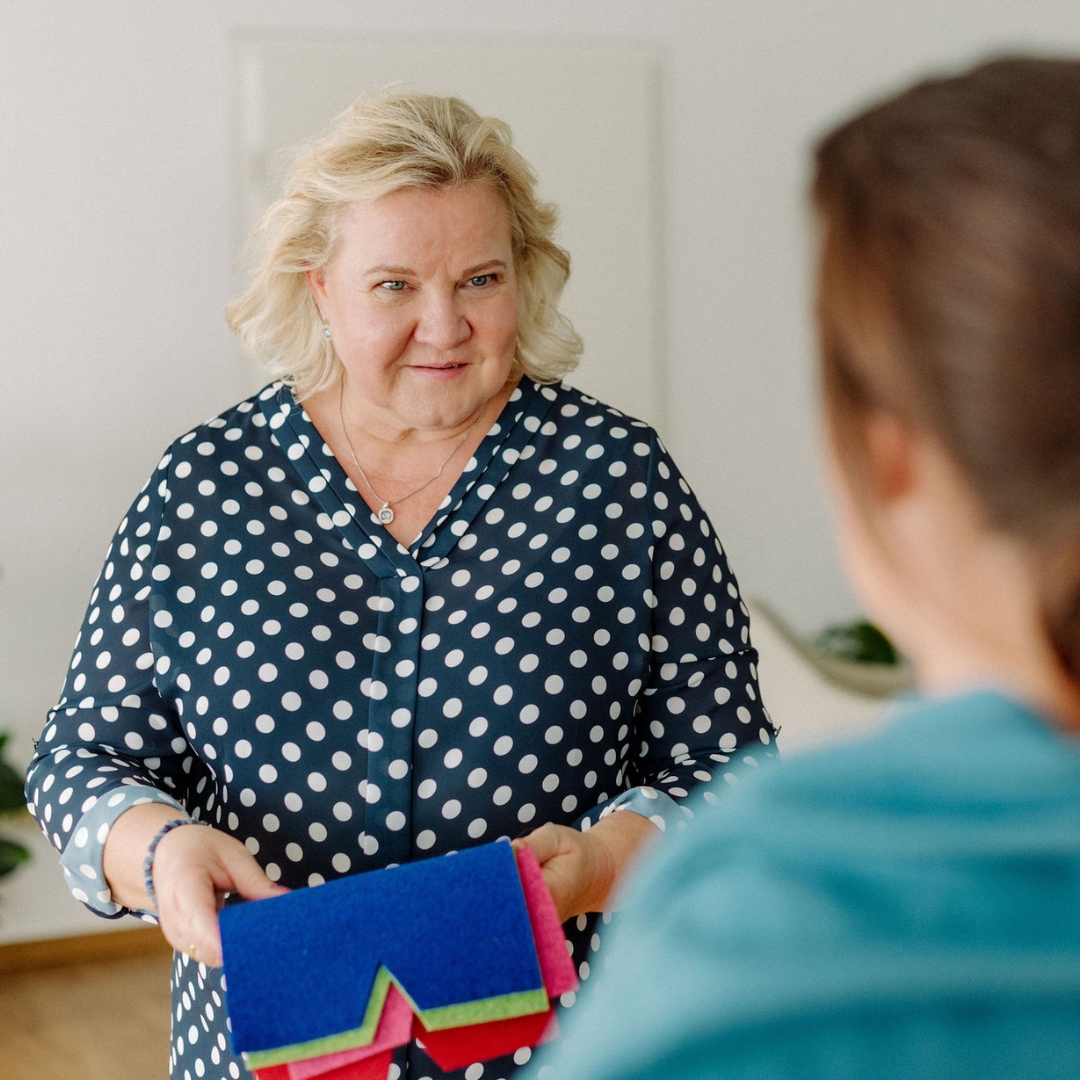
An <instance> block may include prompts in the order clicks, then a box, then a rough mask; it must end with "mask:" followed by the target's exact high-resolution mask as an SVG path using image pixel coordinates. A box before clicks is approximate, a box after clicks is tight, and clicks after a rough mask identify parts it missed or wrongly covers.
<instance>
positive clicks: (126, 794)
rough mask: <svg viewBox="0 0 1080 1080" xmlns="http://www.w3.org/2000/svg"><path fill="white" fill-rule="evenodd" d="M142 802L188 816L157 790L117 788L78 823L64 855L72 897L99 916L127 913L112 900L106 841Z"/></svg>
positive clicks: (132, 786) (126, 786)
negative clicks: (126, 814)
mask: <svg viewBox="0 0 1080 1080" xmlns="http://www.w3.org/2000/svg"><path fill="white" fill-rule="evenodd" d="M142 803H164V804H165V805H166V806H173V807H175V808H176V809H177V810H178V811H179V813H180V814H181V815H183V816H184V817H187V810H186V809H185V808H184V806H183V805H182V804H181V803H179V802H177V801H176V800H175V799H174V798H172V797H171V796H169V795H166V794H165V792H163V791H159V790H158V789H157V788H154V787H143V786H141V785H134V784H132V785H125V786H123V787H118V788H114V789H113V790H112V791H110V792H109V793H108V794H107V795H103V796H102V797H101V798H100V799H98V801H97V802H96V803H94V805H93V806H92V807H90V809H89V810H87V811H86V813H85V814H83V816H82V817H81V818H79V820H78V821H77V822H76V823H75V828H74V829H73V830H72V834H71V839H70V840H69V841H68V845H67V847H66V848H64V853H63V854H62V855H61V856H60V865H61V866H62V867H63V869H64V880H65V881H66V882H67V887H68V888H69V889H70V890H71V895H72V896H74V897H75V899H76V900H81V901H82V902H83V903H84V904H85V905H86V906H87V907H88V908H90V910H91V911H94V912H96V913H97V914H98V915H104V916H106V917H111V918H116V917H117V916H119V915H123V914H124V912H125V911H126V910H127V909H126V908H124V907H123V906H122V905H120V904H118V903H116V901H115V900H113V898H112V892H111V891H110V890H109V886H108V885H107V884H106V882H105V869H104V867H103V865H102V858H103V856H104V853H105V839H106V837H107V836H108V835H109V830H110V829H111V828H112V825H113V822H114V821H116V819H117V818H118V817H119V816H120V815H121V814H122V813H124V811H125V810H130V809H131V808H132V807H133V806H139V805H141V804H142ZM140 914H141V912H140Z"/></svg>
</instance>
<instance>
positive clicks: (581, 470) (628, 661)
mask: <svg viewBox="0 0 1080 1080" xmlns="http://www.w3.org/2000/svg"><path fill="white" fill-rule="evenodd" d="M755 662H756V654H755V653H754V650H753V649H752V648H751V646H750V642H749V630H748V622H747V616H746V610H745V608H744V607H743V605H742V603H741V601H740V599H739V593H738V589H737V586H736V583H735V579H734V577H733V576H732V574H731V571H730V570H729V569H728V566H727V562H726V559H725V557H724V553H723V549H722V548H721V545H720V543H719V541H718V539H717V537H716V535H715V533H714V531H713V529H712V526H711V524H710V522H709V520H708V518H707V517H706V515H705V513H704V512H703V511H702V509H701V507H700V506H699V505H698V503H697V501H696V499H695V498H694V496H693V494H692V492H691V491H690V488H689V486H688V485H687V484H686V482H685V481H684V480H683V479H682V477H681V476H680V475H679V472H678V470H677V469H676V468H675V465H674V464H673V462H672V461H671V458H670V457H669V456H668V454H667V452H666V450H665V449H664V447H663V445H662V444H661V442H660V440H659V438H658V437H657V435H656V433H655V432H654V431H653V430H652V429H651V428H649V427H648V426H647V425H645V424H643V423H641V422H640V421H636V420H632V419H630V418H628V417H626V416H624V415H622V414H621V413H619V412H617V411H616V410H614V409H610V408H608V407H606V406H604V405H602V404H600V403H598V402H596V401H595V400H593V399H591V398H589V397H586V396H585V395H583V394H581V393H580V392H578V391H576V390H572V389H570V388H568V387H550V386H539V385H536V384H533V383H531V382H523V383H522V384H521V385H520V386H519V387H518V389H517V390H515V392H514V394H513V396H512V397H511V398H510V401H509V403H508V404H507V406H506V407H505V409H504V411H503V413H502V415H501V416H500V418H499V420H498V422H497V423H496V424H495V425H494V426H493V427H492V428H491V430H490V431H489V432H488V434H487V436H486V437H485V439H484V440H483V442H482V443H481V445H480V447H479V448H478V449H477V452H476V454H475V455H474V456H473V458H472V459H471V460H470V461H469V463H468V465H467V466H466V468H465V470H464V471H463V473H462V475H461V477H460V479H459V480H458V482H457V484H456V485H455V487H454V488H453V490H452V491H451V492H450V494H449V495H448V496H447V498H446V499H445V500H444V502H443V504H442V506H441V507H440V508H439V510H438V511H437V512H436V514H435V516H434V517H433V519H432V520H431V521H430V522H429V524H428V525H427V526H426V527H425V529H424V530H423V532H422V533H421V534H420V536H419V537H417V539H416V541H415V542H414V543H413V544H412V545H410V546H409V547H405V546H403V545H401V544H398V543H397V542H396V541H394V540H393V539H392V538H391V537H390V536H389V534H388V533H386V532H385V530H384V529H383V528H382V527H381V526H380V525H379V523H378V522H377V521H376V520H375V518H374V516H373V515H372V514H371V512H370V510H369V509H368V507H367V506H366V505H365V503H364V501H363V500H362V499H361V498H360V497H359V496H358V494H357V491H356V488H355V487H354V486H353V484H352V482H351V481H350V480H349V479H348V477H347V476H346V474H345V472H344V470H343V469H342V468H341V466H340V465H339V464H338V462H337V461H336V459H335V458H334V457H333V455H332V453H331V451H330V449H329V447H328V446H327V445H326V443H325V442H324V441H323V439H322V438H321V437H320V435H319V433H318V431H317V430H316V428H315V426H314V425H313V424H312V422H311V420H310V419H309V417H308V416H307V414H306V413H305V412H304V411H303V409H302V408H301V407H300V406H299V405H298V404H297V402H296V401H295V399H294V397H293V395H292V393H291V391H290V390H289V389H288V388H287V387H283V386H281V385H280V384H274V385H271V386H269V387H267V388H266V389H264V390H263V391H262V392H261V393H259V394H258V395H257V396H256V397H254V398H251V399H249V400H247V401H243V402H241V403H240V404H239V405H238V406H236V407H235V408H233V409H231V410H229V411H228V412H226V413H223V414H222V415H221V416H219V417H217V418H215V419H213V420H210V421H209V422H207V423H206V424H203V425H201V426H200V427H198V428H196V429H195V430H194V431H192V432H189V433H188V434H187V435H184V436H183V437H182V438H180V439H179V440H177V441H176V442H175V443H174V444H173V445H172V446H171V447H170V448H169V450H168V452H167V453H166V455H165V456H164V458H163V459H162V461H161V463H160V465H159V466H158V469H157V471H156V472H155V474H154V475H153V476H152V477H151V479H150V481H149V482H148V483H147V486H146V487H145V488H144V489H143V491H142V492H141V493H140V495H139V497H138V498H137V499H136V501H135V503H134V505H133V506H132V508H131V510H130V511H129V512H128V515H127V516H126V517H125V518H124V520H123V522H121V524H120V527H119V529H118V530H117V533H116V537H115V539H114V541H113V544H112V546H111V548H110V550H109V552H108V555H107V558H106V563H105V568H104V570H103V571H102V573H101V576H100V578H99V579H98V582H97V585H96V587H95V589H94V592H93V595H92V597H91V602H90V608H89V611H88V613H87V615H86V618H85V621H84V623H83V627H82V630H81V632H80V635H79V639H78V642H77V644H76V651H75V656H74V659H73V660H72V663H71V669H70V671H69V673H68V678H67V683H66V685H65V687H64V691H63V696H62V698H61V700H60V703H59V704H58V705H57V706H56V708H55V709H54V710H53V711H52V712H51V713H50V716H49V719H48V722H47V725H46V727H45V731H44V734H43V736H42V738H41V740H40V744H39V746H38V752H37V755H36V757H35V759H34V761H33V763H32V765H31V768H30V772H29V777H28V781H27V793H28V797H29V800H30V804H31V808H32V811H33V813H34V814H35V816H36V817H37V819H38V821H39V823H40V824H41V826H42V828H43V830H44V831H45V833H46V835H48V836H49V838H50V840H51V841H52V842H53V844H54V845H55V847H56V848H57V849H58V850H59V851H60V852H62V859H61V862H62V864H63V866H64V869H65V873H66V875H67V878H68V883H69V885H70V887H71V888H72V891H73V893H74V894H75V896H76V897H78V898H79V899H80V900H82V901H83V902H85V903H86V904H88V905H89V906H90V907H91V908H93V909H94V910H96V911H98V912H100V913H101V914H103V915H110V916H117V915H120V914H124V913H126V912H125V909H123V908H121V907H120V906H119V905H118V904H116V903H115V902H114V901H113V900H112V898H111V896H110V893H109V890H108V887H107V886H106V884H105V882H104V877H103V874H102V870H101V853H102V847H103V844H104V841H105V838H106V836H107V834H108V830H109V827H110V826H111V824H112V822H113V821H115V820H116V818H117V817H119V815H120V814H121V813H123V812H124V811H125V810H126V809H128V808H129V807H130V806H131V805H133V804H135V803H138V802H141V801H146V800H152V801H157V802H169V803H174V804H175V805H176V806H177V807H178V809H182V810H184V811H186V812H188V813H190V814H191V815H192V816H194V817H198V818H201V819H203V820H206V821H209V822H211V823H212V824H214V825H215V826H216V827H217V828H220V829H224V830H225V831H227V832H229V833H231V834H232V835H234V836H236V837H238V838H240V839H241V840H242V841H244V843H245V844H246V845H247V847H248V849H249V850H250V851H251V852H252V853H253V854H254V855H255V856H256V858H257V859H258V861H259V862H260V864H261V865H262V866H263V868H264V869H265V871H266V873H267V874H268V875H269V876H270V877H271V878H273V879H274V880H279V881H281V882H282V883H283V884H285V885H287V886H289V887H291V888H299V887H302V886H305V885H318V884H320V883H321V882H323V881H326V880H329V879H332V878H335V877H339V876H341V875H343V874H349V873H357V872H360V871H364V870H369V869H374V868H377V867H382V866H386V865H388V864H391V863H400V862H404V861H407V860H411V859H416V858H423V857H425V856H427V855H437V854H442V853H445V852H449V851H454V850H457V849H460V848H464V847H468V846H470V845H472V844H477V843H485V842H488V841H490V840H494V839H496V838H498V837H501V836H516V835H519V834H521V833H523V832H526V831H528V830H529V829H530V828H533V827H535V826H537V825H540V824H542V823H544V822H548V821H554V822H558V823H563V824H569V825H576V826H577V827H579V828H588V827H589V826H590V825H591V824H592V823H593V822H595V821H596V820H598V818H599V817H600V816H603V815H604V814H606V813H609V812H611V811H612V810H619V809H631V810H634V811H637V812H639V813H642V814H644V815H645V816H647V817H650V818H651V819H652V820H653V821H655V822H656V823H657V824H658V825H659V826H660V827H661V828H665V827H671V826H672V824H674V823H677V822H680V821H681V820H682V819H683V817H684V814H685V813H687V812H686V811H684V810H682V808H681V807H680V806H679V804H680V803H681V802H682V801H683V800H685V799H686V797H687V795H688V794H689V793H690V791H691V790H692V789H693V788H694V787H696V786H698V785H699V784H702V783H706V782H708V781H710V780H711V779H712V778H713V777H714V776H715V775H716V774H717V773H718V772H721V771H726V770H728V769H730V768H731V767H732V766H733V765H734V764H735V762H736V761H738V762H739V763H740V764H744V763H746V762H750V763H752V762H753V755H752V754H751V753H749V748H752V747H757V748H758V750H759V752H761V753H771V752H772V739H773V736H774V731H773V728H772V725H771V723H770V721H769V718H768V714H767V713H766V712H765V710H764V709H763V707H762V705H761V700H760V695H759V693H758V687H757V672H756V667H755ZM144 917H147V918H150V917H151V916H149V915H146V914H145V913H144ZM596 923H597V920H596V919H593V918H589V919H586V918H584V917H583V918H579V919H578V920H577V921H576V922H575V923H574V924H573V925H572V926H569V927H568V930H569V933H570V938H571V943H572V946H573V950H574V955H575V958H576V959H577V960H578V963H579V969H580V970H581V972H582V974H583V976H585V977H587V976H588V971H589V961H588V960H587V959H586V957H587V955H589V952H590V949H591V950H592V951H596V950H597V949H598V948H599V936H598V932H597V931H598V929H599V926H598V925H594V924H596ZM173 982H174V1024H173V1045H172V1055H171V1062H172V1073H171V1075H172V1076H173V1077H176V1078H179V1077H183V1078H184V1080H192V1078H199V1077H204V1076H209V1077H213V1078H215V1080H216V1078H218V1077H222V1078H224V1077H229V1078H232V1080H236V1078H237V1077H242V1076H246V1075H247V1073H246V1071H245V1069H244V1066H243V1062H242V1061H240V1060H239V1059H237V1058H235V1057H234V1056H233V1055H232V1053H231V1048H230V1047H229V1045H228V1040H227V1035H226V1025H225V1015H224V1009H223V991H222V988H221V981H220V974H219V973H218V972H217V971H214V970H211V969H207V968H205V967H204V966H202V965H197V964H195V963H194V962H190V961H189V960H188V958H187V957H186V956H182V957H180V956H178V957H177V958H176V962H175V965H174V980H173ZM527 1057H528V1052H527V1051H522V1052H519V1054H518V1055H517V1056H516V1058H515V1060H516V1061H517V1062H518V1063H520V1062H521V1061H523V1060H527ZM513 1068H514V1061H511V1060H510V1059H506V1060H505V1061H502V1062H491V1063H488V1064H486V1065H485V1066H483V1067H481V1066H479V1065H475V1066H471V1067H470V1069H468V1070H464V1071H462V1072H461V1073H458V1074H453V1075H460V1076H464V1077H468V1078H469V1080H476V1078H477V1077H481V1076H483V1077H486V1078H495V1077H504V1076H507V1075H508V1074H509V1072H511V1071H513ZM477 1070H480V1071H477ZM395 1075H408V1076H410V1077H414V1078H417V1077H432V1078H434V1077H441V1076H443V1075H444V1074H443V1073H441V1072H440V1071H439V1070H438V1069H437V1068H436V1067H435V1066H434V1065H433V1064H432V1063H431V1062H430V1060H429V1059H428V1058H427V1056H426V1055H425V1054H424V1053H423V1052H422V1051H420V1050H418V1049H417V1048H416V1047H412V1048H410V1049H409V1050H407V1051H406V1050H402V1051H401V1052H399V1054H398V1058H397V1059H396V1063H395V1068H394V1069H392V1070H391V1076H392V1077H393V1076H395Z"/></svg>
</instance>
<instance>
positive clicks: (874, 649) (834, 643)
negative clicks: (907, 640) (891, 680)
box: [814, 621, 900, 664]
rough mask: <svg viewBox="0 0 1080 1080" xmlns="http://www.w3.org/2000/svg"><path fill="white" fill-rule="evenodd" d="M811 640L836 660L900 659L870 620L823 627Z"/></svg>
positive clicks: (880, 661)
mask: <svg viewBox="0 0 1080 1080" xmlns="http://www.w3.org/2000/svg"><path fill="white" fill-rule="evenodd" d="M814 644H815V645H816V646H817V647H818V648H819V649H820V650H821V651H822V652H824V653H828V654H829V656H834V657H836V659H838V660H851V661H854V662H855V663H858V664H899V663H900V654H899V653H898V652H897V651H896V649H895V647H894V646H893V643H892V642H891V641H890V640H889V639H888V638H887V637H886V636H885V635H884V634H883V633H882V632H881V631H880V630H879V629H878V628H877V627H876V626H874V624H873V623H868V622H866V621H859V622H853V623H846V624H844V625H841V626H829V627H826V628H825V629H824V630H822V631H821V633H820V634H818V635H817V637H816V638H814Z"/></svg>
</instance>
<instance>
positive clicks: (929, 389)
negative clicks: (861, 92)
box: [813, 58, 1080, 681]
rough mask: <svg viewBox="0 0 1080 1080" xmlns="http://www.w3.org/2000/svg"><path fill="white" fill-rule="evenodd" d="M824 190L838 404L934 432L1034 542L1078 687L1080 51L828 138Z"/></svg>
mask: <svg viewBox="0 0 1080 1080" xmlns="http://www.w3.org/2000/svg"><path fill="white" fill-rule="evenodd" d="M816 166H817V169H816V177H815V180H814V187H813V195H814V201H815V204H816V207H817V209H818V211H819V213H820V216H821V219H822V224H823V227H824V236H823V246H822V259H821V271H820V291H819V300H818V321H819V330H820V336H821V357H822V375H823V384H824V391H825V399H826V410H827V415H828V418H829V423H830V427H831V431H832V434H833V437H834V441H835V444H836V446H837V448H838V451H839V456H840V458H841V461H842V464H843V467H844V468H845V470H846V471H847V472H848V474H849V478H850V479H851V480H852V481H853V483H854V484H855V487H856V489H858V486H859V475H858V473H859V468H858V459H859V452H860V446H859V434H858V432H859V425H858V423H857V421H858V418H859V416H860V415H863V414H865V413H867V412H870V411H873V410H878V409H880V410H883V411H885V412H888V413H891V414H893V415H895V416H897V417H898V418H900V419H902V420H903V421H904V422H905V423H907V424H909V425H911V426H913V427H915V428H917V429H921V430H926V431H929V432H931V433H933V435H934V436H936V437H937V439H938V440H939V441H940V443H941V444H942V445H943V446H944V447H945V448H946V450H947V451H948V453H949V454H950V456H951V457H952V459H953V460H954V463H955V464H956V466H957V467H958V468H959V470H960V472H961V474H962V475H963V476H964V478H965V479H966V481H967V482H968V483H969V485H970V487H971V490H972V492H973V494H974V495H975V498H976V500H977V501H978V503H979V505H980V506H981V508H982V510H983V513H984V515H985V519H986V521H987V524H988V525H989V527H991V528H993V529H997V530H1001V531H1004V532H1007V533H1009V534H1012V535H1015V536H1018V537H1021V538H1023V539H1024V540H1025V541H1026V542H1028V543H1029V544H1030V547H1031V550H1032V551H1033V552H1034V553H1035V562H1036V565H1037V567H1038V573H1039V575H1040V585H1039V588H1040V592H1041V594H1042V604H1043V610H1044V613H1045V621H1046V626H1047V630H1048V633H1049V636H1050V639H1051V641H1052V642H1053V645H1054V647H1055V649H1056V651H1057V653H1058V655H1059V656H1060V658H1061V660H1062V662H1063V663H1064V665H1065V666H1066V668H1067V669H1068V670H1069V671H1070V672H1071V674H1072V677H1073V679H1074V681H1080V61H1075V60H1053V59H1035V58H1004V59H1000V60H995V61H991V62H989V63H985V64H983V65H980V66H979V67H976V68H975V69H973V70H971V71H970V72H968V73H965V74H962V75H959V76H955V77H950V78H939V79H932V80H928V81H925V82H921V83H919V84H917V85H916V86H914V87H912V88H911V89H909V90H907V91H905V92H903V93H901V94H899V95H898V96H896V97H893V98H891V99H889V100H886V101H884V102H882V103H880V104H878V105H876V106H874V107H872V108H870V109H868V110H867V111H865V112H863V113H862V114H861V115H859V116H857V117H855V118H854V119H852V120H850V121H848V122H847V123H845V124H843V125H842V126H841V127H839V128H837V129H836V130H835V131H833V132H832V133H830V134H829V135H828V136H827V137H826V138H825V139H824V140H823V141H822V142H821V143H820V145H819V147H818V149H817V156H816Z"/></svg>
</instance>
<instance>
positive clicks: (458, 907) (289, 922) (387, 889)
mask: <svg viewBox="0 0 1080 1080" xmlns="http://www.w3.org/2000/svg"><path fill="white" fill-rule="evenodd" d="M220 925H221V938H222V948H223V951H224V955H225V970H226V973H227V980H228V983H227V994H228V1004H229V1015H230V1018H231V1020H232V1035H233V1044H234V1046H235V1048H236V1050H237V1051H238V1052H239V1051H244V1052H254V1051H262V1050H271V1049H276V1048H278V1047H283V1046H290V1045H293V1044H297V1043H305V1042H309V1041H311V1040H315V1039H321V1038H326V1037H328V1036H332V1035H336V1034H338V1033H340V1032H344V1031H350V1030H352V1029H355V1028H358V1027H359V1026H360V1025H361V1023H362V1021H363V1019H364V1014H365V1010H366V1009H367V1005H368V1000H369V998H370V996H371V992H372V987H373V984H374V982H375V976H376V974H377V972H378V970H379V967H380V966H385V967H386V968H387V970H388V971H389V973H390V975H391V976H392V977H393V979H394V980H395V981H396V982H397V983H398V985H399V986H400V987H401V988H402V990H403V991H404V992H405V993H406V994H407V995H408V997H409V998H410V999H411V1001H412V1003H413V1004H414V1005H415V1007H416V1008H417V1010H419V1011H420V1012H425V1011H427V1010H430V1009H440V1008H446V1007H448V1006H456V1005H465V1004H469V1003H472V1002H479V1001H483V1000H486V999H491V998H497V997H502V996H504V995H511V994H520V993H524V992H528V991H536V990H543V985H544V984H543V981H542V978H541V974H540V967H539V963H538V960H537V955H536V948H535V945H534V942H533V937H532V930H531V926H530V922H529V913H528V910H527V907H526V904H525V898H524V895H523V894H522V890H521V882H520V879H519V877H518V872H517V866H516V863H515V859H514V853H513V850H512V849H511V847H510V844H509V843H508V842H506V841H500V842H497V843H494V844H485V845H483V846H481V847H477V848H472V849H470V850H468V851H462V852H459V853H457V854H455V855H450V856H440V857H436V858H432V859H427V860H424V861H422V862H415V863H408V864H405V865H403V866H398V867H394V868H392V869H386V870H376V871H371V872H369V873H366V874H358V875H356V876H354V877H348V878H342V879H340V880H338V881H332V882H328V883H327V884H325V885H320V886H318V887H316V888H308V889H298V890H297V891H295V892H291V893H288V894H286V895H284V896H279V897H274V898H273V899H270V900H258V901H253V902H250V903H244V904H237V905H235V906H232V907H227V908H225V909H224V910H223V911H222V912H221V916H220Z"/></svg>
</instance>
